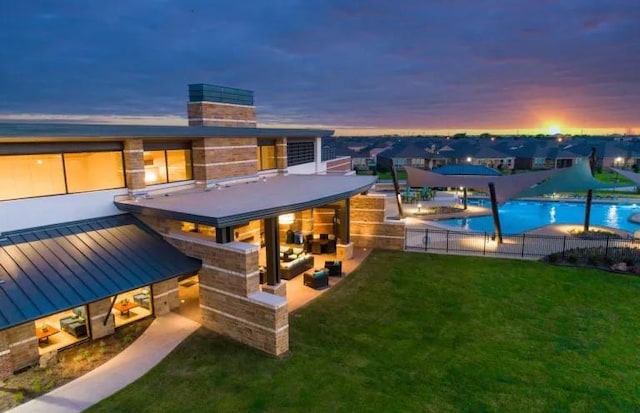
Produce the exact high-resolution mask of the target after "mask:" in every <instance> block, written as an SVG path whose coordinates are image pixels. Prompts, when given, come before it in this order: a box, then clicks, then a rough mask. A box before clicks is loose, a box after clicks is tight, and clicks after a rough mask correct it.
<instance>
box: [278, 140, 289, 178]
mask: <svg viewBox="0 0 640 413" xmlns="http://www.w3.org/2000/svg"><path fill="white" fill-rule="evenodd" d="M288 165H289V164H288V161H287V138H278V139H276V168H278V172H281V173H284V172H286V170H287V167H288Z"/></svg>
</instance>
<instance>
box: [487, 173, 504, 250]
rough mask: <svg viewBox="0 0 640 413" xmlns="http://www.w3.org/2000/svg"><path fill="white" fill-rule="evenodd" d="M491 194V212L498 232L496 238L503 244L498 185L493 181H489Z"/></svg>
mask: <svg viewBox="0 0 640 413" xmlns="http://www.w3.org/2000/svg"><path fill="white" fill-rule="evenodd" d="M489 196H490V197H491V212H492V213H493V227H494V229H495V232H496V240H497V241H498V244H502V229H501V228H500V217H499V216H498V202H497V200H496V187H495V185H494V184H493V182H489Z"/></svg>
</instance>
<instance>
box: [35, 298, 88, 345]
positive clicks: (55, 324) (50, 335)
mask: <svg viewBox="0 0 640 413" xmlns="http://www.w3.org/2000/svg"><path fill="white" fill-rule="evenodd" d="M34 329H35V333H36V337H37V338H38V352H39V353H40V354H44V353H48V352H51V351H54V350H59V349H62V348H65V347H69V346H71V345H73V344H75V343H77V342H78V341H81V340H85V339H87V338H88V337H89V334H88V333H89V330H88V327H87V316H86V307H85V306H80V307H76V308H73V309H71V310H66V311H62V312H60V313H56V314H52V315H50V316H47V317H44V318H41V319H39V320H36V321H35V323H34Z"/></svg>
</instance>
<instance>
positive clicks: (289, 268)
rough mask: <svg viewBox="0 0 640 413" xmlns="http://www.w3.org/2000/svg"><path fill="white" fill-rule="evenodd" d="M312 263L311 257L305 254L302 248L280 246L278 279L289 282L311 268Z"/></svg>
mask: <svg viewBox="0 0 640 413" xmlns="http://www.w3.org/2000/svg"><path fill="white" fill-rule="evenodd" d="M313 263H314V259H313V255H311V254H307V253H306V252H305V251H304V249H303V248H299V247H297V248H291V247H287V246H282V245H281V246H280V278H282V279H284V280H291V279H292V278H294V277H296V276H297V275H299V274H302V273H303V272H304V271H307V270H309V269H311V268H313Z"/></svg>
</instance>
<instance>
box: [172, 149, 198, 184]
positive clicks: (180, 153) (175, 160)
mask: <svg viewBox="0 0 640 413" xmlns="http://www.w3.org/2000/svg"><path fill="white" fill-rule="evenodd" d="M167 168H168V170H169V182H176V181H188V180H189V179H192V178H193V174H192V172H191V171H192V168H191V150H189V149H173V150H169V151H167Z"/></svg>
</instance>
